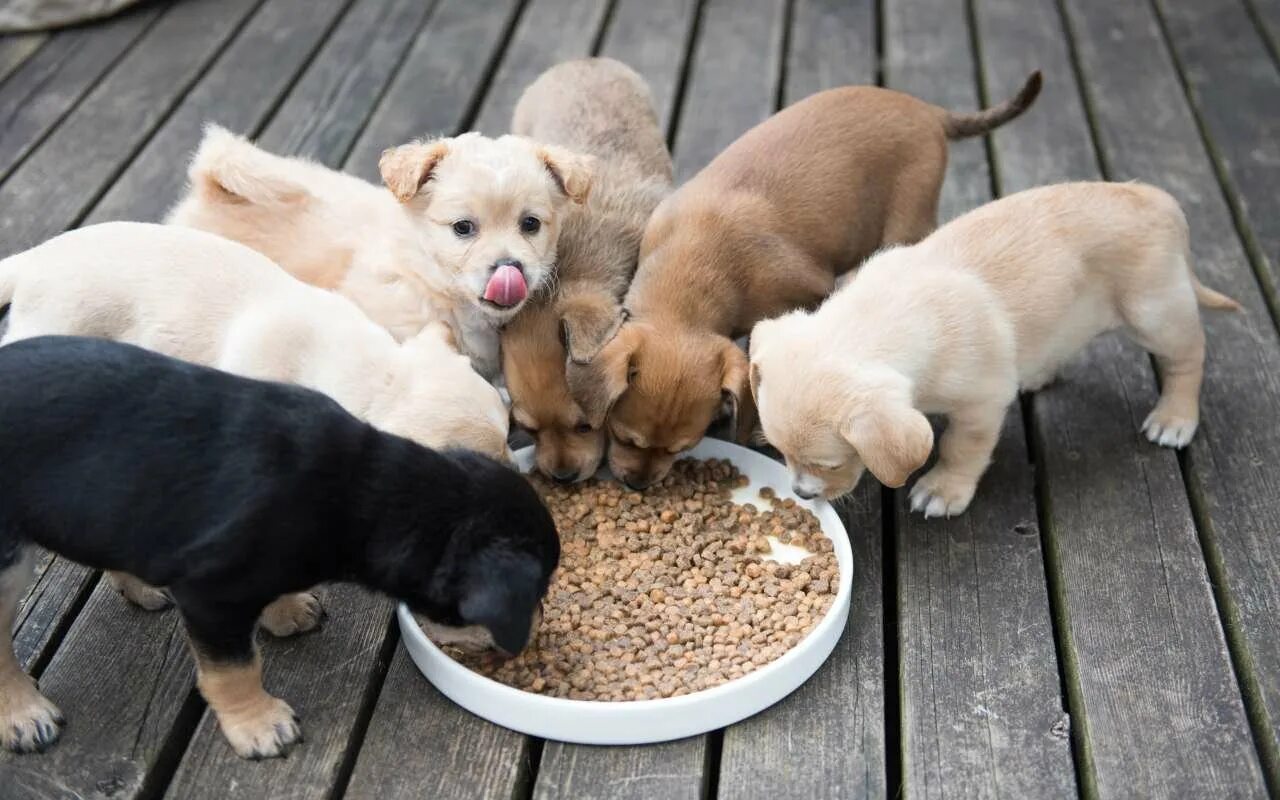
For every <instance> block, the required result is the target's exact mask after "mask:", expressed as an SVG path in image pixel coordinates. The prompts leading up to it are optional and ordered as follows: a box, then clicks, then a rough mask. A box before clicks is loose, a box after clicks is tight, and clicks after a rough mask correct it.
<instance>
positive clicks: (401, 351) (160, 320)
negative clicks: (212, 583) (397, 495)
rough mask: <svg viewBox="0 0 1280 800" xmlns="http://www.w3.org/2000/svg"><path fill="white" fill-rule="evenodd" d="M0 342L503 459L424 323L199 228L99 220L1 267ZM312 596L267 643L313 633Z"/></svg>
mask: <svg viewBox="0 0 1280 800" xmlns="http://www.w3.org/2000/svg"><path fill="white" fill-rule="evenodd" d="M8 303H12V305H11V307H10V309H9V329H8V331H7V333H6V334H5V336H4V339H3V342H0V343H8V342H12V341H17V340H19V339H27V338H31V337H33V336H42V335H48V334H66V335H76V336H97V337H101V338H105V339H114V340H116V341H121V342H127V343H129V344H135V345H139V346H141V347H146V348H148V349H150V350H155V351H158V352H161V353H164V354H166V355H170V356H174V357H175V358H181V359H184V360H186V361H192V362H195V363H197V364H206V365H208V366H213V367H218V368H219V369H223V370H226V371H228V372H233V373H236V374H239V375H244V376H247V377H251V378H260V379H264V380H276V381H283V382H288V383H297V384H301V385H303V386H306V387H308V388H311V389H316V390H318V391H320V392H323V393H325V394H327V395H329V396H330V397H332V398H333V399H334V400H336V401H337V402H338V403H339V404H341V405H342V406H343V407H344V408H346V409H347V410H348V411H350V412H351V413H352V414H354V415H355V416H357V417H359V418H361V419H363V420H366V421H368V422H370V423H371V424H373V425H375V426H376V427H378V428H381V429H383V430H385V431H388V432H390V433H394V434H398V435H400V436H404V437H406V438H409V439H412V440H414V441H416V442H419V443H421V444H424V445H427V446H428V447H433V448H440V447H445V446H456V447H465V448H468V449H471V450H477V451H479V452H482V453H485V454H487V455H490V456H493V457H496V458H507V459H508V460H509V458H510V452H509V450H508V448H507V444H506V440H507V422H508V418H507V411H506V406H505V405H504V404H503V402H502V398H501V397H500V396H499V394H498V391H497V390H496V389H494V388H493V386H491V385H489V383H487V382H486V381H485V380H484V379H483V378H481V377H480V376H479V375H478V374H476V372H475V371H474V370H472V369H471V367H470V364H469V362H468V360H467V359H466V357H464V356H462V355H459V354H458V352H457V351H456V350H455V349H453V347H452V346H451V344H450V341H451V338H452V337H451V334H450V332H449V331H448V329H447V328H445V327H444V326H443V325H442V324H440V323H434V324H432V325H429V326H428V327H427V328H426V329H424V330H423V331H422V332H421V333H420V334H419V335H418V336H416V337H414V338H413V339H410V340H408V341H406V342H405V343H403V344H398V343H397V342H396V341H395V340H394V339H393V338H392V337H391V335H390V334H389V333H387V332H386V331H385V330H383V329H382V328H381V327H379V326H378V325H376V324H374V323H373V322H372V321H370V320H369V318H368V317H366V316H365V315H364V314H363V313H361V311H360V309H358V308H356V306H355V305H354V304H352V303H351V302H350V301H349V300H347V299H345V298H343V297H340V296H339V295H336V294H333V293H332V292H327V291H323V290H321V289H317V288H315V287H312V286H308V285H306V284H304V283H301V282H299V281H297V280H294V279H293V278H291V277H289V276H288V275H286V274H285V273H284V272H283V271H282V270H281V269H279V268H278V267H277V266H276V265H275V264H273V263H271V261H269V260H268V259H266V258H264V257H263V256H262V255H260V254H259V253H257V252H255V251H253V250H250V249H249V248H247V247H244V246H243V245H240V244H237V243H235V242H232V241H229V240H227V239H223V238H221V237H218V236H213V235H211V234H208V233H203V232H200V231H194V230H188V229H185V228H177V227H169V226H164V225H149V224H143V223H132V222H109V223H105V224H102V225H93V226H90V227H88V228H81V229H79V230H75V231H71V232H70V233H65V234H62V235H61V236H58V237H55V238H54V239H51V240H49V241H48V242H45V243H44V244H42V245H40V246H39V247H35V248H33V249H31V250H27V251H26V252H23V253H19V254H17V255H15V256H12V257H10V258H7V259H5V260H4V261H0V307H3V306H4V305H5V304H8ZM112 581H113V584H114V585H115V586H116V587H117V588H118V589H119V590H120V591H121V593H123V594H124V595H125V596H126V597H128V598H129V599H130V600H132V601H134V602H135V603H137V604H138V605H140V606H143V607H144V608H151V609H157V608H162V607H164V606H165V605H167V604H168V600H167V598H166V597H165V596H164V595H163V594H161V593H160V592H158V591H157V590H155V589H153V588H151V587H148V586H145V585H144V584H141V583H139V582H137V581H135V580H133V579H132V578H130V577H129V576H112ZM319 614H320V607H319V604H318V603H317V601H316V600H315V598H314V597H313V596H312V595H309V594H301V595H290V596H288V597H287V598H283V599H282V600H281V601H278V602H277V603H275V604H273V605H271V606H269V607H268V609H267V611H266V612H264V614H263V619H262V622H263V625H264V627H266V628H267V629H268V630H270V631H271V632H272V633H275V634H276V635H287V634H289V633H294V632H296V631H299V630H307V629H309V628H311V627H314V626H315V624H316V622H318V620H319Z"/></svg>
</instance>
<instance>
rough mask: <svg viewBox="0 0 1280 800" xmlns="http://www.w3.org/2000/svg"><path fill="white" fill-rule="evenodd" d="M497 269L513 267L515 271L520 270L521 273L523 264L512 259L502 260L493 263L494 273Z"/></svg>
mask: <svg viewBox="0 0 1280 800" xmlns="http://www.w3.org/2000/svg"><path fill="white" fill-rule="evenodd" d="M499 267H515V268H516V269H518V270H520V272H521V273H523V272H524V264H521V263H520V262H519V261H517V260H516V259H514V258H502V259H499V260H497V261H495V262H493V268H494V270H495V271H496V270H497V269H498V268H499Z"/></svg>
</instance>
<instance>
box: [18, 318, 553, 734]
mask: <svg viewBox="0 0 1280 800" xmlns="http://www.w3.org/2000/svg"><path fill="white" fill-rule="evenodd" d="M0 375H3V380H2V381H0V459H3V461H4V464H5V468H6V470H7V472H8V474H9V475H10V476H11V477H12V478H13V479H12V480H7V481H4V482H3V483H0V625H2V626H3V629H4V630H5V631H8V630H10V629H11V626H12V623H13V621H14V617H15V614H16V612H17V606H18V601H19V600H20V599H21V598H22V596H23V593H24V592H25V590H26V588H27V586H28V584H29V582H30V578H31V577H32V572H31V567H32V561H33V558H34V554H33V547H32V546H33V545H38V546H41V547H45V548H47V549H49V550H51V551H53V552H55V553H57V554H59V555H61V556H63V557H66V558H68V559H70V560H72V561H77V562H80V563H83V564H86V565H88V566H91V567H94V568H98V569H109V570H119V571H123V572H126V573H128V574H131V575H137V576H138V577H140V578H141V579H142V580H144V581H147V582H148V583H151V584H154V585H160V586H167V587H169V592H170V593H171V594H172V595H173V599H174V602H175V603H176V604H177V606H178V609H179V610H180V611H181V612H182V619H183V621H184V623H185V624H186V627H187V633H188V635H189V637H190V639H191V649H192V654H193V655H194V657H195V660H196V667H197V676H198V680H197V684H198V686H199V688H200V693H201V694H202V695H204V698H205V700H207V701H208V703H209V707H210V708H212V709H213V711H214V713H215V714H216V715H217V717H218V724H219V725H220V726H221V727H222V731H223V733H224V734H225V735H226V737H227V740H228V741H229V742H230V743H231V746H232V748H234V749H235V751H236V753H237V754H239V755H240V756H243V757H246V758H264V757H271V756H279V755H284V754H285V752H286V751H287V750H288V748H289V746H290V745H291V744H293V743H294V742H296V741H299V740H300V739H301V731H300V730H299V728H298V722H297V717H296V716H295V715H294V713H293V710H292V709H291V708H289V706H288V704H286V703H285V702H284V701H283V700H279V699H277V698H275V697H272V696H271V695H269V694H267V692H266V691H265V690H264V689H263V686H262V667H261V663H260V661H259V659H258V655H257V652H256V651H255V648H254V643H253V628H254V620H255V619H256V618H257V617H258V615H259V613H260V612H261V611H262V610H263V608H264V607H265V606H266V605H267V604H268V603H270V602H271V601H272V600H273V599H274V598H276V597H278V596H280V595H281V594H283V593H286V592H297V591H299V590H301V589H305V588H306V587H308V586H314V585H316V584H318V583H321V582H324V581H334V580H343V581H354V582H356V583H360V584H363V585H365V586H367V587H369V588H371V589H374V590H377V591H381V592H386V593H387V594H389V595H391V596H392V597H394V598H397V599H400V600H403V601H404V602H405V603H407V604H408V605H409V606H410V608H412V609H413V610H414V611H416V612H418V613H420V614H423V615H425V616H426V617H427V618H428V619H430V620H431V621H432V622H433V623H434V625H433V626H432V630H433V633H434V634H435V635H436V636H437V637H439V638H440V639H441V640H442V641H443V642H446V643H452V644H456V643H465V642H470V643H475V642H477V641H480V642H482V643H483V644H485V645H487V646H489V647H491V648H494V649H497V650H499V651H501V652H503V653H505V654H507V655H514V654H515V653H517V652H519V651H520V650H521V649H523V648H524V646H525V644H526V643H527V642H528V641H529V639H530V638H531V636H532V633H533V630H534V628H535V627H536V625H537V622H538V618H539V616H540V615H539V607H540V603H541V599H542V597H543V595H544V594H545V593H546V589H547V584H548V581H549V580H550V577H551V573H552V571H553V570H554V569H555V567H556V565H557V563H558V560H559V557H560V544H559V539H558V538H557V535H556V529H555V525H554V523H553V522H552V519H551V515H550V514H549V513H548V512H547V510H546V508H545V507H544V506H543V504H542V502H541V500H539V498H538V495H537V493H536V492H535V491H534V490H533V488H532V487H531V486H530V485H529V483H528V482H527V481H526V480H525V479H524V478H523V477H522V476H521V475H519V474H518V473H516V472H515V471H513V470H511V469H509V468H507V467H504V466H502V465H501V464H499V463H497V462H496V461H493V460H491V459H489V458H486V457H485V456H481V455H479V454H476V453H471V452H468V451H465V450H457V451H445V452H436V451H433V450H429V449H427V448H424V447H422V446H420V445H417V444H415V443H413V442H410V441H409V440H407V439H402V438H400V437H397V436H392V435H390V434H387V433H383V432H380V431H378V430H377V429H375V428H373V427H372V426H370V425H367V424H365V423H363V422H360V421H359V420H357V419H356V418H355V417H353V416H351V415H350V414H348V413H347V412H345V411H343V410H342V408H341V407H339V406H338V404H337V403H335V402H333V401H332V400H330V399H328V398H326V397H324V396H323V395H321V394H319V393H318V392H314V391H311V390H309V389H303V388H300V387H296V386H288V385H285V384H279V383H266V382H262V381H256V380H249V379H247V378H241V377H237V376H233V375H229V374H227V373H225V372H221V371H219V370H214V369H210V368H208V367H202V366H196V365H193V364H188V363H186V362H183V361H178V360H176V359H172V358H169V357H167V356H163V355H159V354H157V353H153V352H150V351H147V350H143V349H141V348H137V347H133V346H131V345H124V344H119V343H116V342H108V341H103V340H101V339H84V338H78V337H59V336H51V337H38V338H35V339H29V340H27V341H23V342H19V343H17V344H12V345H7V346H5V347H2V348H0ZM69 488H70V489H72V491H68V489H69ZM477 633H480V634H481V635H480V636H477ZM61 724H62V716H61V714H60V713H59V711H58V709H57V708H56V707H55V706H54V705H53V704H52V703H50V702H49V700H47V699H45V697H43V696H42V695H41V694H40V692H39V691H38V690H37V689H36V685H35V683H34V682H33V681H32V680H31V679H30V678H28V677H27V676H26V675H24V674H23V672H22V670H21V667H19V666H18V662H17V659H16V658H15V657H14V654H13V650H12V648H11V647H4V648H0V742H3V744H4V746H5V747H6V748H8V749H10V750H15V751H18V752H26V751H32V750H42V749H44V748H45V747H48V746H49V745H50V744H52V743H53V742H54V741H55V740H56V739H57V738H58V735H59V728H60V726H61Z"/></svg>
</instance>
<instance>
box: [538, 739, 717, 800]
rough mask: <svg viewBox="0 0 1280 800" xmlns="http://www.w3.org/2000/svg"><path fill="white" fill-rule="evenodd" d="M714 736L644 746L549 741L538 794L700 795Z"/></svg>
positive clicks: (606, 797) (615, 799) (667, 799)
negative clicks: (710, 742)
mask: <svg viewBox="0 0 1280 800" xmlns="http://www.w3.org/2000/svg"><path fill="white" fill-rule="evenodd" d="M707 747H708V740H707V737H706V736H695V737H693V738H691V739H681V740H678V741H674V742H663V743H661V744H653V745H646V746H643V747H588V746H584V745H568V744H561V743H560V742H547V744H546V748H545V749H544V750H543V751H542V767H541V769H540V770H539V771H538V782H537V784H536V786H535V787H534V792H533V797H534V800H551V798H562V797H563V798H574V800H647V799H648V798H654V797H661V798H663V800H697V799H698V798H700V797H702V796H703V787H704V781H705V779H706V776H705V774H704V773H705V767H706V760H707Z"/></svg>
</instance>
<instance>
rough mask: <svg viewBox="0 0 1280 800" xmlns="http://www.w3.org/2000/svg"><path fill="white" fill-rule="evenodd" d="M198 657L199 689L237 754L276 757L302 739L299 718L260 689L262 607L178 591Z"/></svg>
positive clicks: (192, 643)
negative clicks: (256, 633) (256, 639)
mask: <svg viewBox="0 0 1280 800" xmlns="http://www.w3.org/2000/svg"><path fill="white" fill-rule="evenodd" d="M172 593H173V595H174V600H175V601H176V602H177V605H178V609H179V610H180V611H181V612H182V616H183V619H184V620H185V621H186V624H187V634H188V635H189V636H190V638H191V650H192V653H193V654H194V655H195V659H196V685H197V686H198V687H199V688H200V694H202V695H203V696H204V699H205V701H206V702H208V703H209V708H211V709H213V713H214V714H215V715H216V716H217V717H218V725H219V726H220V727H221V728H222V733H223V735H225V736H226V737H227V741H228V742H229V743H230V744H231V748H232V749H233V750H235V751H236V755H238V756H240V757H242V758H252V759H259V758H274V757H277V756H283V755H286V754H287V753H288V751H289V747H290V746H291V745H293V744H294V743H295V742H300V741H302V730H301V728H299V727H298V717H297V715H296V714H294V713H293V709H292V708H290V707H289V704H288V703H286V702H284V701H283V700H281V699H279V698H276V697H272V696H271V695H269V694H267V690H266V689H264V688H263V686H262V661H261V659H260V658H259V656H258V650H257V648H256V647H255V646H254V644H253V629H254V622H255V620H256V619H257V617H258V614H259V612H260V611H261V606H258V607H255V608H249V607H246V606H236V605H234V604H227V603H224V602H218V600H217V599H215V598H212V597H208V596H205V597H201V596H199V594H198V593H196V592H194V591H191V590H186V591H184V590H182V589H179V588H178V587H174V588H173V590H172Z"/></svg>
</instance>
